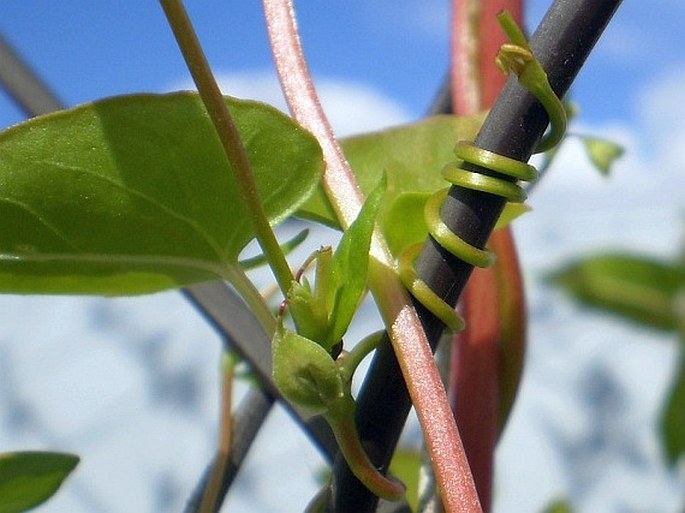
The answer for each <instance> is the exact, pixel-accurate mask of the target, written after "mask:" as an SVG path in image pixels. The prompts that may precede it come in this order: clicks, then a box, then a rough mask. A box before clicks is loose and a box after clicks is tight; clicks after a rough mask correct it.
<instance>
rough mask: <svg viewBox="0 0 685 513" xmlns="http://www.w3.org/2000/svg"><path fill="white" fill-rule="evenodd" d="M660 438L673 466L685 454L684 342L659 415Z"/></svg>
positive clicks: (668, 459)
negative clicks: (673, 377) (669, 388)
mask: <svg viewBox="0 0 685 513" xmlns="http://www.w3.org/2000/svg"><path fill="white" fill-rule="evenodd" d="M661 440H662V445H663V448H664V452H665V454H666V459H667V461H668V463H669V464H670V465H671V466H674V465H675V464H676V463H678V461H679V460H680V458H681V457H682V456H683V455H684V454H685V344H682V347H681V349H680V365H679V366H678V370H677V373H676V376H675V379H674V381H673V384H672V385H671V390H670V392H669V394H668V399H667V400H666V404H665V407H664V412H663V414H662V416H661Z"/></svg>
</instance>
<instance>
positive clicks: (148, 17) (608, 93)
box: [0, 0, 685, 125]
mask: <svg viewBox="0 0 685 513" xmlns="http://www.w3.org/2000/svg"><path fill="white" fill-rule="evenodd" d="M3 4H4V5H3V15H2V18H1V19H0V31H2V34H3V35H4V36H5V37H6V38H7V39H8V40H9V42H10V43H11V44H13V45H14V46H15V47H16V48H17V49H18V50H19V51H21V52H22V53H23V54H24V55H25V57H26V59H27V60H28V61H29V62H30V63H31V64H32V65H33V66H35V67H36V68H37V69H39V70H40V71H41V73H42V74H43V76H44V77H45V79H46V80H47V81H48V83H50V84H51V85H52V86H53V87H54V88H55V90H56V91H57V93H58V95H59V96H60V97H61V98H62V99H63V100H64V101H65V102H67V103H68V104H75V103H80V102H84V101H89V100H92V99H95V98H98V97H101V96H108V95H114V94H121V93H127V92H134V91H160V90H164V89H166V88H168V87H169V84H172V83H178V81H179V80H181V79H182V78H183V77H185V76H187V75H186V71H185V68H184V65H183V62H182V61H181V59H180V57H179V52H178V50H177V48H176V46H175V44H174V42H173V40H172V37H171V34H170V31H169V29H168V28H167V27H166V25H165V20H164V17H163V15H162V13H161V9H160V7H159V5H158V3H157V2H155V1H147V2H92V1H86V0H81V1H71V2H53V1H50V0H34V1H32V2H30V4H27V3H26V2H20V1H16V0H11V1H8V2H3ZM548 4H549V2H546V1H539V0H534V1H531V2H529V3H528V11H527V12H528V14H527V19H528V25H529V28H533V27H534V25H535V24H536V23H537V21H538V20H539V19H540V17H541V16H542V13H543V12H544V10H545V9H546V7H547V5H548ZM188 8H189V10H190V13H191V16H192V18H193V20H194V22H195V24H196V26H197V30H198V32H199V34H200V38H201V40H202V42H203V44H204V45H205V47H206V51H207V54H208V56H209V59H210V62H211V63H212V64H213V65H214V67H215V69H216V70H217V72H219V73H234V72H245V71H250V72H254V71H263V70H268V69H270V67H271V58H270V54H269V50H268V46H267V40H266V34H265V30H264V27H263V24H262V14H261V5H260V3H259V2H256V1H255V2H246V1H240V2H226V1H218V0H207V1H202V2H199V1H193V2H188ZM297 8H298V15H299V19H300V26H301V30H302V35H303V36H302V37H303V40H304V44H305V48H306V52H307V57H308V59H309V62H310V65H311V68H312V69H313V71H314V73H315V74H316V76H317V77H327V78H331V79H336V78H345V79H347V80H352V81H355V82H361V83H364V84H367V85H369V86H372V87H374V88H376V89H377V90H378V91H380V92H381V93H382V94H384V95H387V96H388V97H390V98H392V99H393V100H395V101H396V102H399V103H400V104H401V105H403V106H404V107H405V108H406V109H407V111H408V112H409V113H411V115H412V116H420V115H421V113H422V112H424V110H425V109H426V107H427V106H428V105H429V103H430V100H431V98H432V95H433V94H434V92H435V90H436V88H437V85H438V83H439V82H440V80H441V78H442V76H443V74H444V72H445V70H446V63H447V58H448V57H447V50H448V49H447V36H448V24H447V16H448V14H449V7H448V2H447V0H406V1H403V2H391V1H389V0H349V1H345V2H339V1H332V0H321V1H317V2H298V3H297ZM683 20H685V4H683V3H682V2H680V1H679V0H655V1H651V2H648V3H644V2H631V1H627V2H624V4H623V6H622V7H621V8H620V10H619V12H618V14H617V15H616V18H615V21H614V22H613V23H612V25H611V26H610V27H609V30H608V31H607V33H606V34H605V36H604V37H603V39H602V41H601V42H600V44H599V46H598V47H597V49H596V52H595V53H594V54H593V55H592V56H591V58H590V60H589V62H588V63H587V66H586V68H585V69H584V70H583V71H582V73H581V76H580V77H579V79H578V81H577V83H576V85H575V87H574V97H575V98H576V99H577V101H578V102H579V103H580V105H581V106H582V112H583V114H582V115H583V119H584V120H587V121H591V122H598V121H606V120H614V119H621V120H628V121H635V116H636V108H635V101H636V98H637V97H638V95H639V94H640V92H641V91H642V90H643V89H644V88H645V87H647V86H648V85H649V84H650V83H651V82H652V81H654V80H656V79H658V78H659V77H660V76H663V75H665V74H667V73H669V71H670V70H672V69H674V68H681V69H682V68H685V57H684V56H683V53H682V52H681V51H679V48H680V45H681V44H682V43H683V42H685V41H684V38H683V32H682V22H683ZM351 108H353V106H351ZM18 119H20V114H18V113H16V111H14V109H13V108H12V107H11V106H10V105H9V104H8V103H7V102H6V101H5V100H4V98H3V99H2V101H1V102H0V124H2V125H6V124H8V123H11V122H14V121H17V120H18Z"/></svg>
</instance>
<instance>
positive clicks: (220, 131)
mask: <svg viewBox="0 0 685 513" xmlns="http://www.w3.org/2000/svg"><path fill="white" fill-rule="evenodd" d="M160 3H161V5H162V9H164V13H165V15H166V17H167V19H168V21H169V26H170V27H171V30H172V31H173V33H174V37H175V38H176V41H177V42H178V46H179V48H180V50H181V53H182V54H183V58H184V59H185V61H186V64H187V65H188V70H189V71H190V74H191V76H192V77H193V81H194V82H195V85H196V86H197V90H198V92H199V93H200V98H202V102H203V103H204V104H205V107H206V109H207V112H208V114H209V117H210V118H211V120H212V123H213V124H214V128H215V129H216V133H217V135H218V137H219V140H220V142H221V145H222V146H223V148H224V152H225V153H226V157H228V161H229V162H230V163H231V168H232V169H233V173H234V176H235V180H236V183H237V185H238V188H239V189H240V193H241V195H242V197H243V198H244V200H245V202H246V203H247V207H248V212H250V217H251V218H252V224H253V226H254V229H255V233H256V235H257V242H258V243H259V246H260V247H261V248H262V251H263V252H264V255H265V256H266V258H267V260H268V262H269V266H270V267H271V270H272V271H273V273H274V275H275V276H276V281H277V282H278V286H279V287H280V289H281V291H282V292H283V295H286V294H287V293H288V290H289V289H290V285H291V283H292V281H293V279H294V278H293V274H292V271H291V270H290V266H289V265H288V262H287V260H286V258H285V254H284V253H283V251H282V250H281V247H280V246H279V244H278V241H277V240H276V235H275V234H274V232H273V230H272V229H271V225H270V224H269V220H268V219H267V217H266V214H265V213H264V208H263V206H262V202H261V200H260V198H259V193H258V191H257V184H256V182H255V180H254V175H253V173H252V167H251V166H250V161H249V158H248V156H247V152H246V150H245V146H244V145H243V143H242V141H241V140H240V134H239V133H238V128H237V127H236V125H235V123H234V121H233V117H232V116H231V113H230V112H229V110H228V107H227V105H226V102H225V101H224V97H223V95H222V94H221V90H220V89H219V86H218V85H217V83H216V80H215V79H214V75H213V74H212V70H211V68H210V67H209V63H208V62H207V58H206V57H205V55H204V52H203V51H202V47H201V45H200V42H199V41H198V38H197V35H196V34H195V30H194V29H193V25H192V23H191V21H190V18H189V17H188V13H187V12H186V10H185V8H184V7H183V2H182V1H181V0H160Z"/></svg>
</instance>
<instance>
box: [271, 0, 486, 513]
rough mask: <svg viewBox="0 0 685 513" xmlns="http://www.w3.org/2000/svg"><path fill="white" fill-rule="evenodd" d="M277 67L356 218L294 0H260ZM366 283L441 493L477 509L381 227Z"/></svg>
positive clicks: (355, 192) (461, 511)
mask: <svg viewBox="0 0 685 513" xmlns="http://www.w3.org/2000/svg"><path fill="white" fill-rule="evenodd" d="M263 4H264V11H265V13H266V18H267V28H268V31H269V37H270V39H271V46H272V50H273V53H274V57H275V61H276V68H277V70H278V74H279V78H280V80H281V86H282V88H283V91H284V93H285V96H286V99H287V101H288V106H289V107H290V110H291V112H292V114H293V116H294V117H295V119H296V120H297V121H298V122H299V123H300V124H301V125H302V126H303V127H304V128H305V129H307V130H309V131H310V132H311V133H312V134H314V136H315V137H316V138H317V140H318V141H319V144H320V145H321V148H322V150H323V155H324V160H325V161H326V169H325V170H324V175H323V179H322V182H323V186H324V189H325V190H326V193H327V195H328V196H329V199H330V200H331V203H332V205H333V208H334V210H335V212H336V215H337V217H338V220H339V221H340V224H341V225H342V226H343V227H348V226H349V225H350V224H351V223H352V221H353V220H354V219H355V218H356V216H357V213H358V212H359V210H360V209H361V205H362V203H363V195H362V194H361V192H360V190H359V187H358V186H357V183H356V179H355V177H354V174H353V173H352V170H351V169H350V166H349V164H348V162H347V161H346V160H345V158H344V155H343V153H342V150H341V149H340V146H339V145H338V144H337V142H336V140H335V137H334V136H333V132H332V130H331V128H330V125H329V123H328V121H327V119H326V117H325V115H324V113H323V110H322V109H321V106H320V104H319V101H318V97H317V95H316V91H315V89H314V86H313V85H312V81H311V77H310V74H309V70H308V69H307V64H306V62H305V60H304V55H303V52H302V48H301V44H300V40H299V35H298V33H297V27H296V23H295V17H294V13H293V8H292V3H291V0H263ZM370 257H371V258H370V262H369V266H370V268H369V289H370V290H371V292H372V293H373V294H374V296H375V297H376V301H377V303H378V305H379V308H380V310H381V314H382V316H383V319H384V321H385V323H386V326H387V327H388V334H389V335H390V340H391V342H392V344H393V349H394V350H395V353H396V354H397V360H398V362H399V364H400V367H401V370H402V375H403V376H404V379H405V381H406V383H407V389H408V391H409V394H410V396H411V399H412V403H413V404H414V406H415V408H416V412H417V416H418V418H419V422H420V423H421V427H422V428H423V431H424V436H425V439H426V446H427V447H428V451H429V454H430V456H431V459H432V461H433V467H434V471H435V475H436V479H437V482H438V485H439V487H440V493H441V498H442V500H443V502H444V504H445V507H446V510H447V511H448V512H450V513H475V512H480V511H481V507H480V504H479V501H478V494H477V492H476V488H475V485H474V482H473V478H472V476H471V472H470V471H469V465H468V462H467V460H466V455H465V453H464V448H463V445H462V443H461V438H460V436H459V432H458V430H457V427H456V424H455V422H454V420H453V418H452V412H451V411H450V407H449V403H448V401H447V397H446V394H445V389H444V388H443V386H442V382H441V380H440V376H439V373H438V371H437V368H436V366H435V362H434V360H433V354H432V351H431V350H430V346H429V344H428V340H427V338H426V335H425V333H424V331H423V328H422V326H421V323H420V321H419V319H418V316H417V314H416V311H415V310H414V308H413V307H412V306H411V300H410V299H409V296H408V295H407V293H406V290H405V289H404V287H403V286H402V284H401V282H400V280H399V277H398V275H397V273H396V272H395V270H394V263H393V258H392V255H391V254H390V251H389V249H388V248H387V245H386V244H385V241H384V240H383V238H382V237H381V236H380V235H379V234H378V233H376V232H374V237H373V240H372V244H371V251H370Z"/></svg>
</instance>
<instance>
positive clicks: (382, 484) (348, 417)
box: [325, 394, 405, 500]
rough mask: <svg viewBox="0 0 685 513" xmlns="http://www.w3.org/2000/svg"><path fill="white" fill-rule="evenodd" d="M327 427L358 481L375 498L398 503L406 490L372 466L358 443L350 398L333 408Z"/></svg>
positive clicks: (334, 405) (352, 400)
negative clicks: (328, 426)
mask: <svg viewBox="0 0 685 513" xmlns="http://www.w3.org/2000/svg"><path fill="white" fill-rule="evenodd" d="M325 416H326V419H327V420H328V423H329V424H330V426H331V429H332V430H333V433H334V434H335V439H336V440H337V441H338V445H339V446H340V451H341V452H342V454H343V456H344V457H345V460H346V461H348V462H349V463H350V465H351V469H352V471H353V472H354V474H355V475H356V476H357V478H358V479H359V480H360V481H362V482H363V483H364V484H365V485H366V486H367V487H368V488H369V490H371V491H372V492H373V493H374V494H376V495H378V496H379V497H383V498H384V499H388V500H399V499H401V498H402V497H403V496H404V493H405V488H404V486H403V485H402V483H400V482H399V481H392V480H390V479H388V478H386V477H385V476H384V475H383V474H381V473H380V472H379V471H378V470H376V468H375V467H374V466H373V463H371V461H370V460H369V457H368V456H367V454H366V451H365V450H364V447H363V446H362V444H361V441H360V440H359V434H358V433H357V426H356V425H355V423H354V399H352V396H351V395H350V394H346V395H345V396H344V397H342V398H340V399H339V400H338V401H336V403H335V404H333V405H331V408H330V410H329V411H328V412H327V413H326V414H325Z"/></svg>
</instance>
